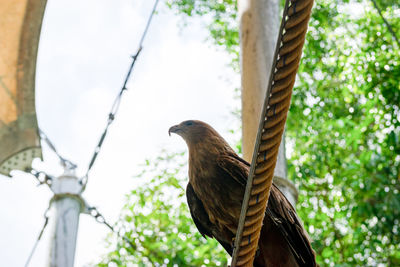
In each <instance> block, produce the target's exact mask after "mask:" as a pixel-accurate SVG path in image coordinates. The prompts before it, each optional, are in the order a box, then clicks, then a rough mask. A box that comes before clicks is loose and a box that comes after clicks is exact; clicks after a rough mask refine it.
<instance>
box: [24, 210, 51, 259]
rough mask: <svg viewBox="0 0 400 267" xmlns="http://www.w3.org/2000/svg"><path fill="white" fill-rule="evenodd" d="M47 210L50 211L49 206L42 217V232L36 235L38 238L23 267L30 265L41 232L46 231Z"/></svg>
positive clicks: (47, 221) (41, 233)
mask: <svg viewBox="0 0 400 267" xmlns="http://www.w3.org/2000/svg"><path fill="white" fill-rule="evenodd" d="M49 210H50V204H49V206H48V208H47V209H46V211H45V212H44V215H43V216H44V224H43V226H42V230H40V233H39V235H38V237H37V239H36V242H35V244H34V245H33V248H32V250H31V253H30V254H29V257H28V259H27V260H26V263H25V267H28V266H29V263H30V261H31V259H32V256H33V253H35V250H36V247H37V245H38V244H39V242H40V240H41V238H42V235H43V232H44V230H45V229H46V226H47V224H48V223H49V215H48V213H49Z"/></svg>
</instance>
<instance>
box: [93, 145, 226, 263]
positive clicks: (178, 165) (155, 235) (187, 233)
mask: <svg viewBox="0 0 400 267" xmlns="http://www.w3.org/2000/svg"><path fill="white" fill-rule="evenodd" d="M186 172H187V164H186V155H185V154H184V153H181V154H175V155H169V154H167V153H166V152H165V151H164V152H162V155H161V156H159V157H158V158H155V159H152V160H147V161H146V164H145V165H144V166H143V171H142V173H141V174H139V175H137V176H136V177H134V179H136V180H137V182H138V183H141V185H140V186H138V188H137V189H135V190H132V191H131V193H130V194H129V195H128V196H127V199H126V204H125V206H124V208H123V210H122V214H121V218H120V220H119V221H118V223H117V225H116V228H117V229H119V231H120V233H121V234H122V235H124V236H125V237H126V238H128V239H129V240H131V241H132V242H133V244H134V246H135V247H134V248H132V247H131V246H130V245H129V244H128V243H127V242H125V241H124V240H122V239H121V238H119V237H118V236H116V235H112V236H110V237H109V240H108V242H109V247H111V248H112V251H111V252H110V253H109V254H108V255H106V256H105V257H104V259H103V260H102V262H101V263H99V264H98V266H133V265H136V266H149V265H151V266H162V265H164V266H205V265H207V266H226V264H227V254H226V253H225V251H224V250H223V249H222V247H221V246H219V244H218V242H217V241H215V240H214V239H213V240H211V239H207V240H206V239H205V238H204V237H202V236H201V235H200V234H199V233H198V231H197V229H196V227H195V225H194V223H193V221H192V219H191V217H190V214H189V209H188V207H187V204H186V196H185V188H186V184H187V175H186ZM143 181H144V182H143Z"/></svg>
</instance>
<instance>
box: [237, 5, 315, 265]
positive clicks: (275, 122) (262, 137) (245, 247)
mask: <svg viewBox="0 0 400 267" xmlns="http://www.w3.org/2000/svg"><path fill="white" fill-rule="evenodd" d="M313 3H314V0H286V4H285V9H284V11H283V17H282V22H281V27H280V31H279V36H278V41H277V45H276V49H275V56H274V61H273V66H272V71H271V74H270V79H269V84H268V89H267V93H266V97H265V101H264V105H263V111H262V113H261V114H262V115H261V119H260V124H259V128H258V133H257V139H256V145H255V148H254V153H253V159H252V163H251V167H250V173H249V177H248V180H247V185H246V191H245V195H244V198H243V203H242V210H241V214H240V219H239V224H238V228H237V232H236V238H235V244H234V251H233V256H232V263H231V266H232V267H237V266H253V261H254V255H255V252H256V250H257V247H258V240H259V237H260V231H261V228H262V225H263V223H262V222H263V219H264V215H265V209H266V207H267V204H268V197H269V193H270V188H271V185H272V179H273V176H274V169H275V164H276V160H277V156H278V149H279V145H280V143H281V140H282V134H283V130H284V128H285V122H286V117H287V113H288V110H289V106H290V99H291V95H292V89H293V85H294V82H295V78H296V73H297V69H298V67H299V62H300V58H301V54H302V48H303V44H304V40H305V35H306V32H307V27H308V21H309V19H310V15H311V9H312V6H313ZM242 240H243V241H242Z"/></svg>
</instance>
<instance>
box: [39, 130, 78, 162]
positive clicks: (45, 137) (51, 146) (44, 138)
mask: <svg viewBox="0 0 400 267" xmlns="http://www.w3.org/2000/svg"><path fill="white" fill-rule="evenodd" d="M39 134H40V138H41V139H42V140H43V141H45V142H46V144H47V145H48V146H49V147H50V149H51V150H53V152H54V153H55V154H56V155H57V157H58V158H59V159H60V162H61V165H62V166H63V167H66V168H69V169H75V168H76V167H77V166H76V164H75V163H73V162H71V161H70V160H68V159H66V158H64V157H63V156H61V155H60V153H58V151H57V149H56V146H55V145H54V144H53V142H51V141H50V138H49V137H48V136H47V135H46V134H45V133H44V132H43V131H42V130H41V129H39Z"/></svg>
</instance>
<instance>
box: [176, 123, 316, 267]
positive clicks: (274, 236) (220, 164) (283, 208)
mask: <svg viewBox="0 0 400 267" xmlns="http://www.w3.org/2000/svg"><path fill="white" fill-rule="evenodd" d="M171 133H175V134H178V135H179V136H181V137H182V138H183V139H184V140H185V141H186V144H187V146H188V148H189V183H188V185H187V188H186V197H187V202H188V206H189V209H190V213H191V215H192V218H193V221H194V223H195V225H196V227H197V229H198V230H199V232H200V233H201V234H202V235H203V236H204V237H205V238H206V237H211V238H215V239H216V240H218V242H219V243H220V244H221V245H222V246H223V247H224V249H225V250H226V251H227V252H228V253H229V254H230V255H232V251H233V241H234V237H235V235H236V229H237V225H238V222H239V217H240V211H241V205H242V200H243V196H244V191H245V187H246V181H247V177H248V174H249V169H250V165H249V163H248V162H246V161H245V160H243V159H242V158H240V157H239V156H238V155H237V154H236V153H235V152H234V150H233V149H232V148H231V147H230V146H229V145H228V143H227V142H226V141H225V140H224V138H222V136H220V135H219V134H218V133H217V131H215V130H214V129H213V128H212V127H211V126H210V125H208V124H206V123H204V122H202V121H197V120H188V121H184V122H182V123H180V124H178V125H175V126H172V127H171V128H170V129H169V134H170V135H171ZM254 266H291V267H292V266H317V264H316V261H315V253H314V251H313V249H312V248H311V245H310V241H309V238H308V236H307V233H306V231H305V230H304V228H303V226H302V224H301V222H300V220H299V218H298V217H297V215H296V211H295V209H294V208H293V207H292V205H291V204H290V203H289V201H288V200H287V199H286V197H285V196H284V195H283V194H282V193H281V191H279V189H278V188H277V187H276V186H275V185H272V188H271V192H270V196H269V201H268V206H267V209H266V214H265V217H264V221H263V227H262V230H261V234H260V239H259V243H258V250H257V252H256V257H255V260H254Z"/></svg>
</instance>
